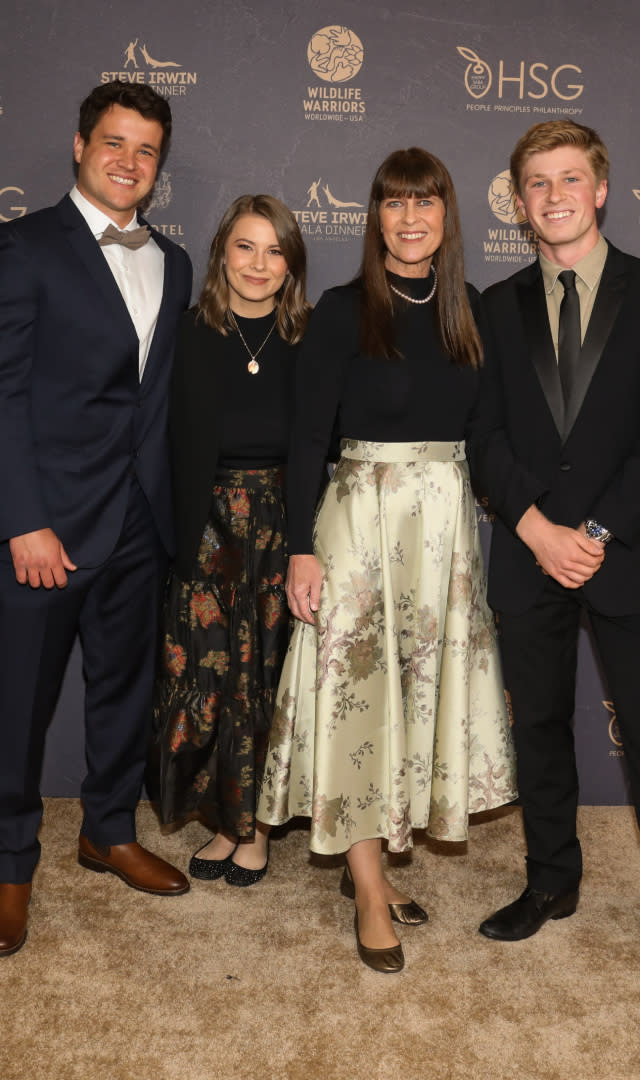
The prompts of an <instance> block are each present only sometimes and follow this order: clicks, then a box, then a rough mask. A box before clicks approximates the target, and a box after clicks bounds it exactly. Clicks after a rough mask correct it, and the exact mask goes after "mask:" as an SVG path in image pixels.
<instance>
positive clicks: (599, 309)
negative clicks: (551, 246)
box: [564, 244, 627, 439]
mask: <svg viewBox="0 0 640 1080" xmlns="http://www.w3.org/2000/svg"><path fill="white" fill-rule="evenodd" d="M626 286H627V275H626V273H625V266H624V258H623V256H622V254H621V252H619V251H618V250H617V248H614V247H613V246H612V245H611V244H610V245H609V251H608V253H607V260H606V262H605V264H604V269H603V271H602V277H601V279H600V284H599V286H598V292H597V295H596V300H595V304H594V305H593V311H592V312H591V318H590V319H589V325H588V327H587V333H586V335H585V339H584V341H583V343H582V351H581V353H580V365H579V368H578V374H577V377H576V379H575V382H574V385H573V389H572V392H571V398H570V399H569V403H568V406H567V410H566V416H565V424H564V436H565V439H566V438H567V437H568V435H569V432H570V431H571V428H572V427H573V425H574V423H575V422H576V419H577V417H578V414H579V412H580V409H581V408H582V403H583V402H584V399H585V395H586V393H587V390H588V389H589V385H590V383H591V379H592V378H593V375H594V372H595V370H596V368H597V366H598V364H599V362H600V358H601V356H602V352H603V349H604V347H605V345H606V344H607V341H608V340H609V335H610V334H611V330H612V329H613V324H614V323H615V321H616V319H617V317H618V312H619V311H620V305H621V304H622V301H623V298H624V293H625V290H626Z"/></svg>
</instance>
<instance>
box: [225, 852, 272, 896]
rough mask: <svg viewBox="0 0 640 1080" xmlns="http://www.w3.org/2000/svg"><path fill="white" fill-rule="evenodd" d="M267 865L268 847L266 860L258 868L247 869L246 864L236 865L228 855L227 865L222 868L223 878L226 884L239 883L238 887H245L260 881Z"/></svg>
mask: <svg viewBox="0 0 640 1080" xmlns="http://www.w3.org/2000/svg"><path fill="white" fill-rule="evenodd" d="M268 866H269V848H267V861H266V863H265V864H264V866H263V867H261V869H260V870H249V869H247V867H246V866H238V864H237V863H234V862H233V861H232V859H231V856H229V858H228V859H227V865H226V866H225V868H224V880H225V881H226V883H227V885H239V886H240V888H242V889H246V888H248V886H249V885H257V884H258V882H259V881H262V879H263V877H264V875H265V874H266V872H267V869H268Z"/></svg>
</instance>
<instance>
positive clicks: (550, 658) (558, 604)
mask: <svg viewBox="0 0 640 1080" xmlns="http://www.w3.org/2000/svg"><path fill="white" fill-rule="evenodd" d="M583 610H585V611H587V613H588V615H589V618H590V621H591V626H592V629H593V633H594V636H595V639H596V643H597V647H598V651H599V654H600V659H601V661H602V666H603V668H604V672H605V675H606V677H607V681H608V684H609V691H610V693H611V697H612V699H613V703H614V706H615V710H616V718H617V722H618V725H619V727H620V732H621V735H622V740H623V744H624V749H625V757H626V761H627V765H628V767H629V775H630V781H631V793H632V797H633V800H634V803H635V807H636V815H637V816H638V812H639V808H640V615H623V616H615V617H612V616H606V615H602V614H600V613H599V612H597V611H594V610H593V608H592V607H591V606H590V605H589V603H588V601H587V599H586V597H585V596H584V593H583V590H582V589H577V590H572V589H565V588H563V587H562V586H561V585H559V584H558V583H557V582H556V581H554V580H553V578H547V579H545V589H544V593H543V595H542V597H541V598H540V600H539V601H538V603H537V604H536V605H535V607H533V608H530V609H529V610H528V611H525V612H523V613H521V614H518V615H513V614H509V613H505V612H501V613H500V616H499V626H500V642H501V651H502V659H503V668H504V676H505V683H506V686H507V689H508V691H509V693H510V695H511V701H512V705H513V716H514V728H513V731H514V738H515V745H516V750H517V754H518V786H519V791H520V799H521V803H522V809H523V818H524V829H525V838H526V842H527V853H528V854H527V875H528V881H529V884H530V885H531V886H532V887H534V888H538V889H543V890H545V891H549V892H562V891H564V890H568V889H573V888H575V887H576V886H577V885H578V882H579V881H580V877H581V874H582V855H581V851H580V842H579V840H578V836H577V831H576V812H577V806H578V774H577V769H576V759H575V749H574V738H573V727H572V718H573V713H574V707H575V682H576V663H577V646H578V631H579V627H580V615H581V612H582V611H583ZM639 820H640V817H639Z"/></svg>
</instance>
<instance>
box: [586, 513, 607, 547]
mask: <svg viewBox="0 0 640 1080" xmlns="http://www.w3.org/2000/svg"><path fill="white" fill-rule="evenodd" d="M584 531H585V532H586V534H587V536H588V537H589V539H590V540H599V542H600V543H601V544H608V543H609V541H610V540H613V533H611V532H609V530H608V529H605V527H604V525H599V524H598V522H597V521H594V520H593V518H587V520H586V521H585V523H584Z"/></svg>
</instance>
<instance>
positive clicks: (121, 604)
mask: <svg viewBox="0 0 640 1080" xmlns="http://www.w3.org/2000/svg"><path fill="white" fill-rule="evenodd" d="M166 566H167V558H166V554H165V553H164V549H163V547H162V545H161V543H160V540H159V537H158V534H157V531H156V527H155V524H154V521H153V518H152V515H151V511H150V508H149V504H148V502H147V500H146V498H145V496H144V494H143V492H142V490H141V489H140V487H139V485H138V483H137V481H136V480H132V484H131V494H130V499H129V504H128V507H127V513H126V517H125V520H124V524H123V528H122V532H121V535H120V538H119V540H118V543H117V545H116V548H115V550H114V551H113V552H112V554H111V555H110V556H109V558H108V559H107V561H106V562H105V563H103V564H102V565H101V566H98V567H95V568H91V569H79V570H76V571H75V572H73V573H70V574H69V575H68V578H69V584H68V585H67V587H66V588H64V589H56V588H53V589H50V590H49V589H44V588H42V587H40V588H38V589H32V588H31V587H30V586H29V585H18V583H17V582H16V579H15V574H14V570H13V566H12V565H11V564H10V563H3V564H1V565H0V665H1V667H0V881H1V882H24V881H30V880H31V877H32V875H33V871H34V869H35V867H36V864H37V862H38V858H39V854H40V844H39V842H38V838H37V833H38V829H39V826H40V821H41V818H42V800H41V798H40V774H41V770H42V758H43V752H44V742H45V736H46V731H47V727H48V724H49V721H50V719H51V715H52V712H53V709H54V707H55V703H56V699H57V696H58V692H59V689H60V684H61V682H62V678H63V675H64V671H65V667H66V664H67V660H68V658H69V653H70V650H71V646H72V644H73V641H74V638H75V635H76V633H79V635H80V640H81V644H82V652H83V666H84V675H85V679H86V699H85V737H86V743H85V749H86V758H87V774H86V777H85V780H84V782H83V784H82V800H83V804H84V821H83V825H82V831H83V832H84V833H85V834H86V835H87V836H88V837H89V839H91V840H93V841H94V842H96V843H99V844H124V843H130V842H131V841H133V840H135V820H134V815H135V808H136V803H137V801H138V798H139V796H140V790H141V786H142V777H143V773H144V767H145V760H146V753H147V748H148V739H149V729H150V721H151V698H152V689H153V679H154V669H155V658H156V645H157V627H158V616H159V602H160V595H161V588H162V583H163V581H164V577H165V574H166Z"/></svg>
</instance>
